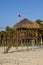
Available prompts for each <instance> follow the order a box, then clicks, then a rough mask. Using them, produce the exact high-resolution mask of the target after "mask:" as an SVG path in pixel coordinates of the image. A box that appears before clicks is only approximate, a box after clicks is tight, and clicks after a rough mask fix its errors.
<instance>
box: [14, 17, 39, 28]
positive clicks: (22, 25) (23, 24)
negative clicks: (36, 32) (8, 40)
mask: <svg viewBox="0 0 43 65" xmlns="http://www.w3.org/2000/svg"><path fill="white" fill-rule="evenodd" d="M19 28H27V29H40V26H39V24H37V23H36V22H32V21H31V20H28V19H26V18H25V19H23V20H22V21H20V22H18V23H17V24H15V25H14V26H13V29H19Z"/></svg>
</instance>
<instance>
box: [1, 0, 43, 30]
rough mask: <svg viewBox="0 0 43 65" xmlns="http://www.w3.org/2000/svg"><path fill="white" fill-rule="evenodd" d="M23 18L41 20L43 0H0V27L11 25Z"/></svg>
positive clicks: (42, 18) (42, 16) (42, 17)
mask: <svg viewBox="0 0 43 65" xmlns="http://www.w3.org/2000/svg"><path fill="white" fill-rule="evenodd" d="M18 14H20V15H21V17H20V18H19V17H18ZM24 18H27V19H29V20H32V21H35V20H37V19H41V20H43V0H0V29H1V28H4V27H6V26H9V27H13V26H14V24H16V23H17V22H18V21H20V20H22V19H24Z"/></svg>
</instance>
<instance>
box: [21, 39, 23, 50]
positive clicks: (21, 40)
mask: <svg viewBox="0 0 43 65" xmlns="http://www.w3.org/2000/svg"><path fill="white" fill-rule="evenodd" d="M21 46H22V50H23V43H22V40H21Z"/></svg>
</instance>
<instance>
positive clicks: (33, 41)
mask: <svg viewBox="0 0 43 65" xmlns="http://www.w3.org/2000/svg"><path fill="white" fill-rule="evenodd" d="M34 43H35V40H34V39H32V50H34Z"/></svg>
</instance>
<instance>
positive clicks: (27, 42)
mask: <svg viewBox="0 0 43 65" xmlns="http://www.w3.org/2000/svg"><path fill="white" fill-rule="evenodd" d="M27 50H28V40H27Z"/></svg>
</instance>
